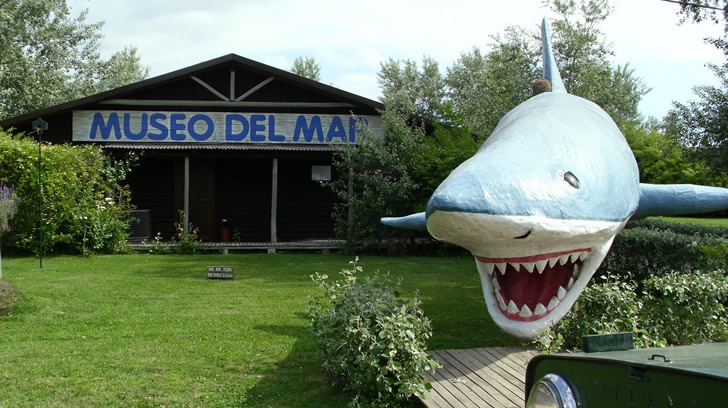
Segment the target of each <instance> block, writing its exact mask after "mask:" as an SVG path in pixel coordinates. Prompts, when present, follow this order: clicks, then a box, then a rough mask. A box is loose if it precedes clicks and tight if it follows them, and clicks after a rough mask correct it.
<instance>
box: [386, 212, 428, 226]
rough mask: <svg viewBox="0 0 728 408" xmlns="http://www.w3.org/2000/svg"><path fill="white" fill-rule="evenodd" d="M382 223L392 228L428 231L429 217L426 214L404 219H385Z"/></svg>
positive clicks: (413, 215)
mask: <svg viewBox="0 0 728 408" xmlns="http://www.w3.org/2000/svg"><path fill="white" fill-rule="evenodd" d="M380 221H381V223H382V224H384V225H388V226H390V227H395V228H406V229H414V230H422V231H427V217H426V216H425V213H424V212H421V213H416V214H410V215H407V216H404V217H384V218H382V219H381V220H380Z"/></svg>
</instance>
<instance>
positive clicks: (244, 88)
mask: <svg viewBox="0 0 728 408" xmlns="http://www.w3.org/2000/svg"><path fill="white" fill-rule="evenodd" d="M225 70H227V71H229V72H230V74H229V76H228V79H224V80H222V81H221V80H220V78H224V77H225V75H221V71H225ZM237 72H239V73H242V74H244V75H240V78H238V79H237V81H236V75H235V74H234V73H237ZM192 81H195V82H197V84H195V83H193V82H192ZM223 82H224V83H223ZM269 84H270V85H269ZM276 87H277V88H276ZM284 88H285V92H284V91H283V89H284ZM181 90H184V92H183V91H181ZM291 90H293V91H295V92H293V93H290V92H289V91H291ZM159 93H162V94H164V95H166V96H165V97H163V98H160V99H162V100H159V101H154V100H153V98H151V95H152V94H159ZM284 94H285V95H284ZM281 97H287V98H289V99H290V100H289V101H285V100H283V101H280V100H279V98H281ZM152 102H154V103H155V104H157V105H164V102H169V103H170V104H168V105H167V106H183V105H184V106H191V107H195V106H198V107H208V108H209V107H213V108H216V109H221V108H224V107H225V106H239V107H241V106H243V107H244V106H255V107H257V108H259V109H266V108H268V109H270V108H273V107H277V108H284V109H285V108H288V109H292V108H293V107H295V106H297V105H301V106H306V107H309V108H311V109H316V108H320V109H323V108H334V107H337V108H342V109H343V108H347V109H355V110H364V111H368V112H371V113H374V112H376V111H381V110H382V109H383V107H384V106H383V105H382V104H381V103H380V102H377V101H374V100H371V99H368V98H365V97H362V96H359V95H355V94H353V93H350V92H346V91H343V90H341V89H338V88H335V87H333V86H329V85H325V84H322V83H320V82H317V81H312V80H310V79H307V78H304V77H301V76H298V75H296V74H293V73H291V72H288V71H285V70H282V69H278V68H275V67H272V66H270V65H266V64H262V63H260V62H257V61H253V60H250V59H248V58H244V57H241V56H239V55H236V54H228V55H225V56H222V57H219V58H215V59H212V60H209V61H206V62H202V63H199V64H196V65H192V66H190V67H187V68H183V69H179V70H177V71H173V72H170V73H168V74H164V75H160V76H157V77H154V78H150V79H146V80H143V81H140V82H137V83H133V84H130V85H126V86H123V87H120V88H116V89H112V90H110V91H106V92H102V93H99V94H95V95H91V96H88V97H85V98H81V99H76V100H73V101H69V102H65V103H62V104H59V105H55V106H50V107H47V108H43V109H40V110H37V111H33V112H28V113H25V114H22V115H19V116H15V117H12V118H8V119H5V120H1V121H0V127H11V126H15V127H17V126H18V125H22V124H26V123H29V122H30V121H32V120H34V119H37V118H39V117H50V116H54V115H57V114H59V113H63V112H68V111H72V110H78V109H85V108H88V107H92V106H98V105H100V104H103V105H117V106H118V105H134V104H135V103H141V104H142V105H144V104H146V103H152Z"/></svg>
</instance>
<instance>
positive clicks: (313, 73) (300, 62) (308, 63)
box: [291, 57, 321, 82]
mask: <svg viewBox="0 0 728 408" xmlns="http://www.w3.org/2000/svg"><path fill="white" fill-rule="evenodd" d="M291 72H293V73H294V74H296V75H299V76H302V77H304V78H308V79H310V80H312V81H318V82H321V67H320V66H319V64H318V63H317V62H316V60H315V59H313V58H309V57H296V59H295V60H294V61H293V66H292V67H291Z"/></svg>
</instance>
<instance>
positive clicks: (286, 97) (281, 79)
mask: <svg viewBox="0 0 728 408" xmlns="http://www.w3.org/2000/svg"><path fill="white" fill-rule="evenodd" d="M381 109H382V105H381V104H380V103H379V102H376V101H373V100H370V99H367V98H363V97H361V96H357V95H354V94H351V93H349V92H345V91H342V90H340V89H337V88H334V87H331V86H328V85H324V84H321V83H319V82H316V81H311V80H308V79H306V78H302V77H300V76H297V75H294V74H292V73H290V72H287V71H283V70H280V69H277V68H273V67H271V66H268V65H265V64H261V63H258V62H255V61H252V60H249V59H246V58H243V57H240V56H238V55H234V54H230V55H226V56H223V57H220V58H217V59H214V60H210V61H207V62H203V63H200V64H197V65H194V66H191V67H188V68H184V69H181V70H178V71H174V72H171V73H169V74H166V75H162V76H158V77H155V78H151V79H148V80H144V81H141V82H138V83H135V84H131V85H128V86H125V87H121V88H117V89H114V90H111V91H108V92H104V93H100V94H97V95H92V96H89V97H87V98H83V99H79V100H75V101H71V102H67V103H64V104H61V105H57V106H52V107H49V108H45V109H42V110H39V111H35V112H31V113H28V114H25V115H21V116H18V117H14V118H10V119H6V120H3V121H0V127H3V128H9V127H13V128H15V129H16V131H25V132H27V133H29V132H30V131H31V130H32V122H33V121H34V120H36V119H38V118H42V119H44V120H45V121H46V122H47V123H48V130H46V131H44V132H43V135H42V137H43V140H44V141H48V142H51V143H74V144H84V143H95V144H100V145H101V146H102V147H103V148H104V149H105V150H107V151H109V152H111V153H112V154H113V155H118V156H123V155H124V154H126V153H128V152H130V151H134V152H138V153H141V159H140V162H139V165H138V166H137V167H136V168H134V169H133V170H132V172H131V173H130V175H129V177H128V183H129V185H130V188H131V191H132V202H133V204H134V205H135V206H136V208H137V215H138V216H139V217H140V219H142V222H141V224H143V225H139V229H138V230H137V231H136V232H135V233H134V234H135V235H136V236H137V237H138V238H150V237H151V236H153V235H154V234H156V233H157V232H161V233H162V235H163V236H164V237H165V239H168V238H170V237H171V236H172V235H173V233H174V224H175V222H178V221H179V214H180V212H182V213H184V214H186V215H187V217H185V218H186V219H187V220H186V221H185V222H188V223H191V224H192V225H193V226H194V227H197V228H199V236H200V238H201V239H202V240H203V241H226V240H229V239H232V236H235V237H238V236H239V237H240V240H241V241H247V242H279V241H297V240H305V239H325V238H332V237H333V235H334V231H333V220H332V218H331V212H332V208H333V205H334V203H335V201H336V197H335V196H334V194H333V193H332V192H331V191H330V190H329V189H328V188H326V187H324V186H322V183H321V181H324V180H328V179H330V178H332V177H338V175H337V174H336V172H335V171H334V169H332V152H333V150H334V149H335V148H336V145H340V144H356V143H358V142H359V140H361V131H362V127H363V126H366V127H368V129H369V130H370V131H371V132H373V133H375V134H376V133H381V132H382V127H383V125H382V122H381V117H380V115H379V112H380V111H381ZM223 220H225V221H223ZM188 225H189V224H188ZM147 235H148V236H147Z"/></svg>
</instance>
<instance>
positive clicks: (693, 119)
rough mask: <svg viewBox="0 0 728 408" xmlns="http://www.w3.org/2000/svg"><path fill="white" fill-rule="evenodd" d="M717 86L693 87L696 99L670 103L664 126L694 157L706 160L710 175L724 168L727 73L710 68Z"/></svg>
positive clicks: (726, 159) (727, 165) (727, 140)
mask: <svg viewBox="0 0 728 408" xmlns="http://www.w3.org/2000/svg"><path fill="white" fill-rule="evenodd" d="M714 68H715V69H714V70H715V72H716V75H718V77H719V78H720V81H721V86H720V87H717V86H698V87H695V88H694V90H693V91H694V92H695V94H696V95H697V96H698V98H699V100H697V101H690V102H688V103H687V104H683V103H679V102H673V108H672V109H671V110H670V111H669V112H668V115H667V116H666V117H665V120H664V122H665V127H666V128H667V129H669V131H670V133H672V134H674V135H677V136H678V137H679V140H680V142H681V143H682V144H683V145H685V146H687V147H688V148H690V151H691V152H692V155H693V157H694V158H695V159H697V160H704V161H705V162H707V163H708V165H709V169H710V173H712V174H711V175H713V176H715V175H720V174H725V172H726V170H727V169H728V72H727V71H725V70H723V69H718V68H717V67H714Z"/></svg>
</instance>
